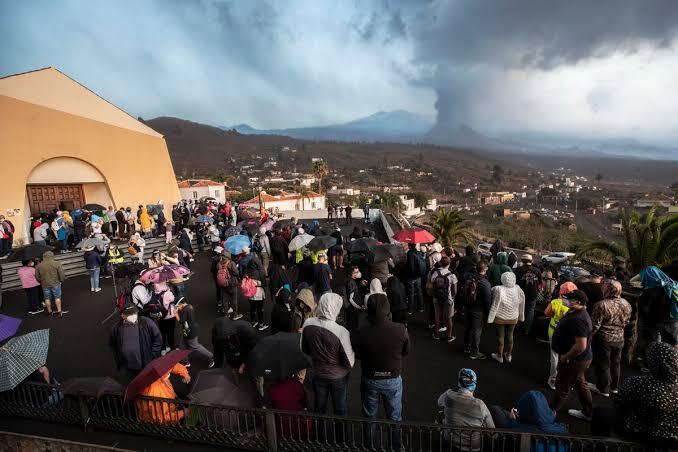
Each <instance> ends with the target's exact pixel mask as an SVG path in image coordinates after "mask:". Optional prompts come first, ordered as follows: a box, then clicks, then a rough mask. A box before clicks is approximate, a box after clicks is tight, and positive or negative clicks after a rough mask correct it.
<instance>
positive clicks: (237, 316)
mask: <svg viewBox="0 0 678 452" xmlns="http://www.w3.org/2000/svg"><path fill="white" fill-rule="evenodd" d="M240 319H242V314H236V315H234V316H233V320H240Z"/></svg>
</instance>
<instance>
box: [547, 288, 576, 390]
mask: <svg viewBox="0 0 678 452" xmlns="http://www.w3.org/2000/svg"><path fill="white" fill-rule="evenodd" d="M573 290H577V286H576V285H575V284H574V283H573V282H569V281H568V282H566V283H563V284H562V285H561V286H560V291H559V294H560V298H556V299H555V300H551V302H550V303H549V304H548V305H547V306H546V309H544V316H546V317H549V318H550V319H551V320H550V321H549V329H548V336H549V379H548V381H547V382H546V384H547V385H548V387H549V388H551V389H552V390H554V391H555V390H556V374H557V373H558V353H556V352H554V351H553V348H551V339H552V338H553V332H554V331H555V330H556V326H558V323H559V322H560V319H562V318H563V316H564V315H565V314H566V313H567V311H569V310H570V308H569V307H567V306H565V303H564V302H563V300H562V298H563V296H565V295H567V294H568V293H570V292H572V291H573Z"/></svg>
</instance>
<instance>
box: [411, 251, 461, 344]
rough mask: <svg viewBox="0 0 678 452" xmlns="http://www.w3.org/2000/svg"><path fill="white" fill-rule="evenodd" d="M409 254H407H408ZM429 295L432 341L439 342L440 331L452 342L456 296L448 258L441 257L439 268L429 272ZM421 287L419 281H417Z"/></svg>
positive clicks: (455, 277) (455, 278) (454, 281)
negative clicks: (430, 297)
mask: <svg viewBox="0 0 678 452" xmlns="http://www.w3.org/2000/svg"><path fill="white" fill-rule="evenodd" d="M408 254H409V253H408ZM430 278H431V288H432V289H431V293H432V296H433V308H434V312H435V317H434V322H433V324H434V327H433V339H434V340H436V341H437V340H440V331H441V329H442V328H444V330H443V331H445V332H446V336H447V342H454V340H455V339H456V337H455V336H453V335H452V330H453V328H454V322H453V321H452V318H453V317H454V297H455V295H456V294H457V276H456V275H455V274H454V273H452V272H451V271H450V258H449V257H447V256H443V257H442V258H441V259H440V266H439V267H438V268H436V269H433V270H431V275H430ZM419 284H420V287H421V280H419Z"/></svg>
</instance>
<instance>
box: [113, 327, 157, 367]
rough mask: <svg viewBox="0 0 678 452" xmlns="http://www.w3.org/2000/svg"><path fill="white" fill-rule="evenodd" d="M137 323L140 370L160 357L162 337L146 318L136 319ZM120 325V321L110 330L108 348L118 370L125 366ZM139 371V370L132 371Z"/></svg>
mask: <svg viewBox="0 0 678 452" xmlns="http://www.w3.org/2000/svg"><path fill="white" fill-rule="evenodd" d="M138 322H139V351H140V352H141V363H142V369H143V367H145V366H146V365H147V364H148V363H150V362H151V361H152V360H153V359H155V358H157V357H158V356H160V351H161V349H162V335H161V334H160V329H158V325H156V323H155V322H154V321H153V320H151V319H149V318H147V317H138ZM122 323H123V320H122V319H121V320H120V321H119V322H118V323H117V324H116V325H115V326H114V327H113V329H112V330H111V335H110V337H109V339H108V346H109V347H111V349H112V350H113V358H114V359H115V365H116V367H117V368H118V369H120V368H122V367H123V366H126V364H127V363H125V358H124V357H123V355H122V328H123V326H122ZM132 370H141V369H132Z"/></svg>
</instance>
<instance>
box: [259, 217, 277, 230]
mask: <svg viewBox="0 0 678 452" xmlns="http://www.w3.org/2000/svg"><path fill="white" fill-rule="evenodd" d="M274 224H275V223H274V222H273V220H271V219H270V218H269V219H268V220H266V221H264V223H263V224H262V226H263V227H264V228H266V230H267V231H270V230H272V229H273V225H274Z"/></svg>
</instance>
